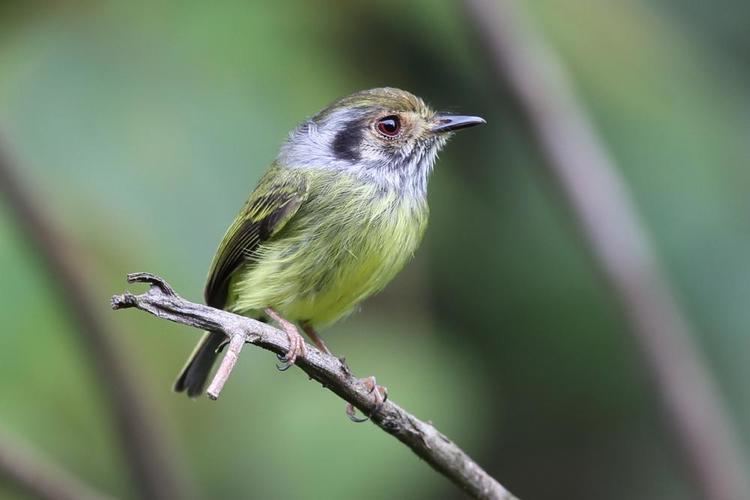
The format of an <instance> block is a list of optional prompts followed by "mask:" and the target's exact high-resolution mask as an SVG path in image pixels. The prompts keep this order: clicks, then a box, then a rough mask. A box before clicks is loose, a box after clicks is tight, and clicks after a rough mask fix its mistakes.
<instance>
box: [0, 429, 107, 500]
mask: <svg viewBox="0 0 750 500" xmlns="http://www.w3.org/2000/svg"><path fill="white" fill-rule="evenodd" d="M0 479H5V481H4V482H7V483H9V484H11V485H13V486H15V488H16V489H18V490H19V491H23V492H25V493H28V494H30V495H32V496H33V497H34V498H39V499H41V500H107V499H109V498H111V497H109V496H106V495H102V494H101V493H98V492H96V491H94V490H92V489H91V488H90V487H89V486H87V485H86V484H84V483H82V482H81V481H80V480H79V479H78V478H75V477H73V476H71V475H70V474H69V473H68V472H66V471H64V470H62V469H60V468H59V467H57V466H56V465H55V464H53V463H51V462H49V461H48V460H47V459H46V458H44V457H42V456H41V455H40V454H39V453H37V452H35V451H34V450H32V449H31V448H29V446H27V445H26V444H24V443H21V442H20V441H19V440H18V439H15V438H11V437H10V436H8V435H6V434H5V433H4V432H2V431H0Z"/></svg>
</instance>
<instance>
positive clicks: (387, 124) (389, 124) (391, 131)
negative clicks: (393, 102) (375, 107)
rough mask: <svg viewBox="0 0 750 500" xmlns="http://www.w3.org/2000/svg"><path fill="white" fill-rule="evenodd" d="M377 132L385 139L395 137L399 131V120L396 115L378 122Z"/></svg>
mask: <svg viewBox="0 0 750 500" xmlns="http://www.w3.org/2000/svg"><path fill="white" fill-rule="evenodd" d="M377 127H378V132H380V133H381V134H383V135H384V136H386V137H396V136H397V135H398V133H399V132H400V131H401V120H400V119H399V118H398V116H396V115H391V116H386V117H385V118H381V119H380V120H378V125H377Z"/></svg>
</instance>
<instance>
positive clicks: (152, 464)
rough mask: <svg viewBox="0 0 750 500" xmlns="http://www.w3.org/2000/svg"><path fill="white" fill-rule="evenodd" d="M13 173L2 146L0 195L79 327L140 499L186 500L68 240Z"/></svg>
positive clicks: (159, 433)
mask: <svg viewBox="0 0 750 500" xmlns="http://www.w3.org/2000/svg"><path fill="white" fill-rule="evenodd" d="M15 171H16V169H15V168H14V166H13V164H12V162H11V160H10V158H9V157H8V155H7V154H6V152H5V151H4V150H3V148H2V147H1V145H0V196H2V197H4V198H5V201H6V202H7V205H8V208H9V209H10V212H11V214H12V215H13V216H14V218H15V219H16V220H17V225H18V229H19V231H20V232H21V233H22V234H23V236H25V237H26V239H27V240H28V242H29V245H30V247H31V248H32V249H33V250H34V251H36V252H37V253H38V257H39V259H40V262H41V264H42V265H43V266H44V267H46V271H47V273H48V274H49V276H50V278H51V282H52V284H53V287H54V289H55V291H56V292H57V295H58V297H59V300H60V303H61V304H63V306H62V307H63V308H64V310H65V311H66V312H67V313H68V314H69V315H70V317H71V319H72V321H73V323H74V325H75V326H74V329H73V331H74V332H75V333H76V334H77V335H78V337H79V341H80V342H81V344H82V346H83V347H84V348H85V349H86V350H87V351H88V355H89V359H90V360H91V364H92V365H93V367H94V371H95V373H96V379H97V380H98V381H99V382H100V384H101V386H102V388H103V389H104V390H103V391H102V392H103V395H104V397H105V400H106V401H107V403H108V404H109V406H110V415H111V416H112V419H113V420H114V423H115V425H116V429H117V431H118V433H119V437H120V442H121V443H122V447H123V450H124V452H125V457H126V459H127V465H128V466H129V468H130V471H131V474H132V479H133V484H134V485H135V488H136V489H137V490H138V492H139V497H140V498H144V499H147V500H152V499H153V500H169V499H173V498H185V497H186V492H185V488H184V486H183V485H182V482H181V481H180V478H179V477H178V475H177V473H176V470H175V469H176V468H175V466H174V464H173V463H172V461H171V460H170V455H169V453H168V451H169V447H168V446H167V443H166V442H165V439H163V438H162V435H161V434H162V433H161V432H160V431H159V426H158V425H157V423H156V422H157V418H156V416H155V415H153V414H151V412H149V411H148V408H147V406H146V404H145V403H144V397H143V394H142V391H139V390H137V389H136V384H135V382H134V381H133V377H134V375H133V374H132V372H131V371H130V370H129V369H128V366H127V363H126V362H125V360H124V359H123V354H122V352H121V351H122V350H121V349H118V347H117V346H116V345H115V344H114V341H113V340H112V339H113V337H112V336H111V334H110V332H109V331H108V330H109V328H108V325H107V324H106V322H105V321H104V319H103V318H102V316H101V315H100V314H99V313H98V312H97V311H98V310H99V306H98V305H97V302H96V301H94V300H93V299H92V298H91V295H90V290H89V287H88V286H87V284H86V282H85V280H84V278H83V273H82V272H81V270H80V269H79V268H78V267H77V265H76V264H77V262H76V259H75V257H74V256H73V255H72V252H70V251H69V248H68V245H67V242H66V239H65V237H64V236H63V235H62V234H60V233H59V232H58V231H56V228H55V227H54V226H53V224H52V223H51V222H50V221H49V220H48V219H47V217H46V216H45V214H44V212H43V210H42V208H41V207H40V206H37V204H36V203H35V201H34V197H33V196H32V195H31V194H30V193H29V192H28V191H27V190H26V188H25V186H23V184H22V183H21V181H20V179H18V178H17V176H16V174H15Z"/></svg>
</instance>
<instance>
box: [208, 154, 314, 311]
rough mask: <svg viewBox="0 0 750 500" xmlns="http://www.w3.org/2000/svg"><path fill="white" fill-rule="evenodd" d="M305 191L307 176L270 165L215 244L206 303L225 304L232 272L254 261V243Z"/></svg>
mask: <svg viewBox="0 0 750 500" xmlns="http://www.w3.org/2000/svg"><path fill="white" fill-rule="evenodd" d="M307 195H308V183H307V180H306V178H305V177H304V176H302V175H301V174H300V173H299V172H297V171H294V170H291V169H283V170H282V169H281V168H279V167H275V166H274V167H272V168H271V169H270V170H269V171H268V173H266V175H265V176H263V178H262V179H261V181H260V182H259V183H258V186H257V187H256V188H255V191H253V193H252V194H251V195H250V198H249V199H248V201H247V203H245V206H244V207H243V208H242V210H241V211H240V213H239V214H238V215H237V218H236V219H235V220H234V222H233V223H232V225H231V226H230V227H229V229H228V230H227V232H226V234H225V235H224V238H223V239H222V242H221V244H220V245H219V249H218V251H217V252H216V256H215V257H214V260H213V263H212V264H211V270H210V272H209V275H208V281H207V282H206V289H205V292H204V297H205V299H206V304H208V305H209V306H212V307H219V308H221V307H224V306H225V305H226V301H227V295H228V287H229V281H230V278H231V276H232V274H233V273H234V272H235V271H236V270H237V269H238V268H239V267H241V266H243V265H244V264H247V263H251V262H253V261H254V259H255V251H256V250H257V248H258V246H259V245H260V244H261V243H263V242H265V241H269V240H270V239H272V238H273V237H274V236H275V235H276V234H278V232H279V231H280V230H281V229H282V228H283V227H284V226H285V225H286V223H287V222H288V221H289V220H290V219H291V218H292V217H293V216H294V214H295V213H297V210H298V209H299V207H300V206H301V205H302V203H303V202H304V201H305V200H306V199H307Z"/></svg>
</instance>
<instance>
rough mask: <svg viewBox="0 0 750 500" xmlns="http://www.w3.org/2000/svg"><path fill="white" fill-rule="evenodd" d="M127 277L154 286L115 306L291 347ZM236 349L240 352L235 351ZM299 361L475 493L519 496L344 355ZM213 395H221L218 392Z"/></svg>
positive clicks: (247, 323) (258, 327) (277, 348)
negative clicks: (380, 391) (376, 391)
mask: <svg viewBox="0 0 750 500" xmlns="http://www.w3.org/2000/svg"><path fill="white" fill-rule="evenodd" d="M128 281H129V282H131V283H132V282H141V283H150V284H151V287H150V289H149V291H148V292H146V293H144V294H141V295H134V294H132V293H125V294H123V295H115V296H114V297H112V308H113V309H126V308H137V309H140V310H142V311H146V312H148V313H151V314H153V315H154V316H156V317H158V318H162V319H166V320H169V321H174V322H176V323H181V324H183V325H188V326H192V327H195V328H198V329H201V330H210V331H212V332H222V333H224V334H225V335H227V337H229V339H230V343H233V344H238V343H239V342H240V341H241V342H248V343H251V344H253V345H256V346H258V347H261V348H263V349H266V350H269V351H272V352H275V353H276V354H285V353H286V352H287V349H288V348H289V341H288V337H287V335H286V333H284V332H283V331H281V330H279V329H277V328H274V327H272V326H270V325H267V324H265V323H261V322H260V321H255V320H253V319H250V318H246V317H244V316H238V315H236V314H232V313H229V312H226V311H222V310H219V309H214V308H211V307H208V306H204V305H201V304H195V303H193V302H189V301H187V300H185V299H183V298H182V297H180V296H179V295H177V294H176V293H174V291H173V290H172V289H171V287H170V286H169V285H167V284H166V282H164V280H162V279H161V278H159V277H157V276H154V275H151V274H148V273H136V274H131V275H128ZM235 350H237V349H235ZM230 352H232V351H231V350H230ZM235 355H236V353H233V354H230V356H235ZM234 361H235V360H230V362H229V363H231V365H233V364H234ZM296 366H298V367H299V368H300V369H302V371H304V372H305V373H306V374H307V375H309V376H310V378H312V379H314V380H317V381H318V382H320V383H321V384H322V385H323V387H325V388H326V389H328V390H330V391H332V392H334V393H335V394H337V395H339V396H340V397H341V398H342V399H344V400H345V401H347V402H349V403H351V404H352V405H354V406H355V407H356V408H358V409H359V410H360V411H362V412H363V413H364V414H365V415H369V416H370V420H372V422H373V423H375V424H376V425H377V426H378V427H380V428H381V429H383V430H384V431H386V432H387V433H389V434H391V435H392V436H395V437H396V438H397V439H399V440H400V441H401V442H402V443H404V444H406V445H407V446H408V447H409V448H411V449H412V451H413V452H414V453H416V454H417V455H419V456H420V457H422V459H424V460H425V461H426V462H427V463H428V464H430V465H431V466H432V467H433V468H434V469H435V470H437V471H438V472H440V473H441V474H443V475H444V476H446V477H447V478H448V479H450V480H451V481H453V482H454V483H455V484H456V485H458V486H459V487H461V488H463V489H464V490H465V491H466V492H468V493H469V494H470V495H471V496H473V497H474V498H482V499H500V500H512V499H515V498H516V497H514V496H513V495H511V494H510V493H509V492H508V491H507V490H506V489H505V488H503V487H502V486H501V485H500V484H499V483H498V482H497V481H496V480H495V479H493V478H492V477H491V476H489V475H488V474H487V473H486V472H485V471H484V470H482V468H481V467H479V465H477V464H476V463H475V462H474V461H473V460H472V459H471V458H470V457H469V456H468V455H467V454H466V453H465V452H464V451H463V450H461V449H460V448H459V447H458V446H456V445H455V444H454V443H453V442H452V441H451V440H449V439H448V438H447V437H445V436H444V435H442V434H441V433H440V432H439V431H438V430H437V429H436V428H435V427H433V426H432V425H430V424H427V423H425V422H422V421H421V420H419V419H418V418H416V417H415V416H413V415H411V414H410V413H408V412H407V411H406V410H404V409H402V408H401V407H399V406H398V405H396V404H395V403H394V402H393V401H391V400H388V401H386V402H385V403H383V404H382V405H378V404H377V403H376V401H375V398H373V396H372V393H371V389H370V388H368V387H367V386H366V384H364V383H363V382H362V381H360V380H359V379H357V378H356V377H354V376H353V375H352V374H351V372H350V371H349V369H348V368H347V366H346V365H345V364H344V363H343V362H342V361H341V360H340V359H338V358H336V357H334V356H331V355H329V354H325V353H322V352H320V351H319V350H317V349H316V348H314V347H312V346H307V350H306V353H305V355H304V357H300V358H297V362H296ZM224 370H225V371H226V373H225V374H223V375H221V380H218V381H217V379H216V378H215V379H214V382H213V383H212V384H211V385H212V386H214V385H215V384H216V385H217V386H218V385H220V384H221V383H223V381H225V379H226V377H228V375H229V373H228V372H229V370H231V368H230V366H229V365H226V366H225V367H224ZM213 397H218V392H217V393H215V394H214V395H213Z"/></svg>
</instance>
